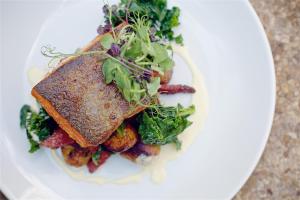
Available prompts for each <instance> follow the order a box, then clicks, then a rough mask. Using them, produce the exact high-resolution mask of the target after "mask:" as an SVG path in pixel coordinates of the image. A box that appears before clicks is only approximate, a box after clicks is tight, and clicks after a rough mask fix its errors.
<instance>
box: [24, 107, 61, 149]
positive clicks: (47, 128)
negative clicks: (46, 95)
mask: <svg viewBox="0 0 300 200" xmlns="http://www.w3.org/2000/svg"><path fill="white" fill-rule="evenodd" d="M20 126H21V128H25V129H26V133H27V138H28V140H29V143H30V149H29V152H30V153H33V152H35V151H36V150H38V149H39V142H40V141H43V140H45V139H46V138H47V137H49V136H50V135H51V134H52V133H53V130H54V129H55V128H56V123H55V122H54V120H53V119H52V118H51V117H50V116H49V115H48V114H47V113H46V111H45V110H44V109H43V108H40V109H39V112H38V113H36V112H35V111H33V110H32V109H31V108H30V106H28V105H24V106H23V107H22V108H21V110H20Z"/></svg>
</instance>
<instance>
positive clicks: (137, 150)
mask: <svg viewBox="0 0 300 200" xmlns="http://www.w3.org/2000/svg"><path fill="white" fill-rule="evenodd" d="M159 153H160V146H158V145H151V144H144V143H141V142H139V143H138V144H136V145H134V147H132V148H131V149H129V150H127V151H124V152H122V153H121V156H123V157H124V158H127V159H128V160H131V161H133V162H135V160H136V159H137V158H138V157H139V156H140V155H141V154H144V155H146V156H156V155H158V154H159Z"/></svg>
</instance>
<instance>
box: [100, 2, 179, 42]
mask: <svg viewBox="0 0 300 200" xmlns="http://www.w3.org/2000/svg"><path fill="white" fill-rule="evenodd" d="M103 11H104V14H105V18H106V22H107V24H109V23H110V20H111V22H112V25H113V26H117V25H118V24H120V23H122V22H123V21H126V20H127V21H128V22H129V23H130V24H132V23H133V21H132V20H131V19H135V18H136V14H137V13H139V15H140V16H147V18H148V20H149V22H150V26H151V27H154V28H155V29H156V35H157V36H158V37H160V38H162V39H167V40H169V41H175V42H176V43H177V44H181V45H182V44H183V38H182V36H181V35H178V36H175V35H174V30H173V29H174V28H175V27H178V26H179V25H180V22H179V16H180V9H179V8H178V7H176V6H174V7H172V8H171V9H168V8H167V0H121V3H120V4H119V5H118V6H116V5H113V6H111V13H110V12H109V7H108V6H107V5H106V6H104V8H103ZM110 14H111V16H110Z"/></svg>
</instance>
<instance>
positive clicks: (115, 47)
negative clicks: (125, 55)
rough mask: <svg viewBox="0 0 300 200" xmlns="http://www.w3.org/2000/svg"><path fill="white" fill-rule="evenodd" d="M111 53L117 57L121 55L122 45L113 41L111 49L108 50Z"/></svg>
mask: <svg viewBox="0 0 300 200" xmlns="http://www.w3.org/2000/svg"><path fill="white" fill-rule="evenodd" d="M108 53H109V55H111V56H113V57H117V56H119V55H120V53H121V50H120V46H119V45H117V44H115V43H113V44H112V45H111V47H110V49H109V50H108Z"/></svg>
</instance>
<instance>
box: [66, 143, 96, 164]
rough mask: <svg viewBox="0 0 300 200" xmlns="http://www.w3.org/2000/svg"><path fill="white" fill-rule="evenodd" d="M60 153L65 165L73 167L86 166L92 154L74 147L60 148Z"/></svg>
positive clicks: (88, 150)
mask: <svg viewBox="0 0 300 200" xmlns="http://www.w3.org/2000/svg"><path fill="white" fill-rule="evenodd" d="M61 152H62V154H63V156H64V159H65V161H66V163H68V164H70V165H72V166H75V167H81V166H83V165H86V164H87V162H88V161H89V160H90V158H91V157H92V154H93V151H90V149H88V148H81V147H79V146H78V147H77V146H75V145H66V146H63V147H61Z"/></svg>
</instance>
